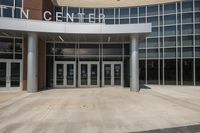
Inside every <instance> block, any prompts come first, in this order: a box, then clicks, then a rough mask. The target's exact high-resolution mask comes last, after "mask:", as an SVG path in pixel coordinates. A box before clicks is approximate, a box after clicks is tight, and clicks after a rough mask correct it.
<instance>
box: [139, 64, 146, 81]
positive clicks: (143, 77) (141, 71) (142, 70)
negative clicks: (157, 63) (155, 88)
mask: <svg viewBox="0 0 200 133" xmlns="http://www.w3.org/2000/svg"><path fill="white" fill-rule="evenodd" d="M139 77H140V84H144V83H145V82H146V61H145V60H140V61H139Z"/></svg>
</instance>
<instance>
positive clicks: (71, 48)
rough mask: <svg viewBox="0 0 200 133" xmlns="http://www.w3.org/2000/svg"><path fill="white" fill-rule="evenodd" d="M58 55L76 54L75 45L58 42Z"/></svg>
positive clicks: (56, 47) (56, 52)
mask: <svg viewBox="0 0 200 133" xmlns="http://www.w3.org/2000/svg"><path fill="white" fill-rule="evenodd" d="M55 54H56V55H75V45H74V44H68V43H56V44H55Z"/></svg>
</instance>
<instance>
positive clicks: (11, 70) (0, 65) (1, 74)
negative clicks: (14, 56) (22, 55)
mask: <svg viewBox="0 0 200 133" xmlns="http://www.w3.org/2000/svg"><path fill="white" fill-rule="evenodd" d="M21 81H22V67H21V61H16V60H15V61H12V60H0V89H16V88H17V89H18V88H20V87H21Z"/></svg>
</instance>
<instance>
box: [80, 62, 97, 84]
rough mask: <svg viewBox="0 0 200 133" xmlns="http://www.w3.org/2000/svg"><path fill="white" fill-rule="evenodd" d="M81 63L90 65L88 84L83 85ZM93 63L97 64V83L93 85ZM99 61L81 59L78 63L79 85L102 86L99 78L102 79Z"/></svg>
mask: <svg viewBox="0 0 200 133" xmlns="http://www.w3.org/2000/svg"><path fill="white" fill-rule="evenodd" d="M81 64H87V65H88V67H87V69H88V73H87V74H88V80H87V82H88V84H87V85H81ZM91 64H97V85H91V78H90V76H91ZM99 64H100V63H99V61H79V63H78V72H79V73H78V87H82V88H84V87H90V88H91V87H100V82H99V79H100V65H99Z"/></svg>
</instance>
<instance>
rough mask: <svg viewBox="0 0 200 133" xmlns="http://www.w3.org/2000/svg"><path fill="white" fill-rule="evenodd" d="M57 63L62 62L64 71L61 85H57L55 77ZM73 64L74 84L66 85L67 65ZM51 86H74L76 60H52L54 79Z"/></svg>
mask: <svg viewBox="0 0 200 133" xmlns="http://www.w3.org/2000/svg"><path fill="white" fill-rule="evenodd" d="M57 64H63V69H64V70H63V71H64V79H63V80H64V81H63V85H57V84H56V79H57V71H56V70H57ZM68 64H73V65H74V84H73V85H67V65H68ZM53 86H54V87H55V88H70V87H73V88H74V87H76V62H75V61H55V62H54V80H53Z"/></svg>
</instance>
